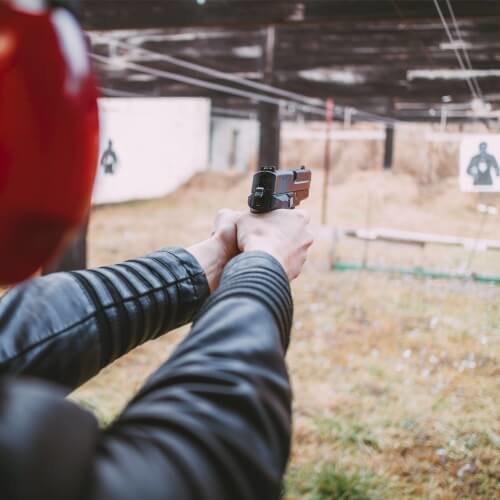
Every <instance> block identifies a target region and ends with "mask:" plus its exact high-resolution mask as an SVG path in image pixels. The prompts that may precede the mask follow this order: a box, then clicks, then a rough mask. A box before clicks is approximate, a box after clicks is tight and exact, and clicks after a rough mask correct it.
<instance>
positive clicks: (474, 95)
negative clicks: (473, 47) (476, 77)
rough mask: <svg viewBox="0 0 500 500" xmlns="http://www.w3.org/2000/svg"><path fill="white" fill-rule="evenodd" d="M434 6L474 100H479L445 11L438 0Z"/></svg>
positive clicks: (435, 0) (434, 0)
mask: <svg viewBox="0 0 500 500" xmlns="http://www.w3.org/2000/svg"><path fill="white" fill-rule="evenodd" d="M433 2H434V5H435V7H436V10H437V12H438V15H439V18H440V20H441V24H442V25H443V28H444V30H445V32H446V35H447V36H448V40H449V41H450V44H451V47H452V49H453V52H455V56H456V58H457V61H458V64H459V65H460V68H461V69H462V71H464V73H465V75H466V81H467V86H468V87H469V90H470V91H471V94H472V97H473V99H479V95H478V94H477V92H476V89H475V88H474V85H473V84H472V82H471V78H470V76H467V73H468V69H467V68H466V66H465V64H464V61H463V59H462V56H461V55H460V52H459V51H458V49H457V47H456V43H457V41H456V40H455V39H454V38H453V35H452V34H451V32H450V29H449V27H448V23H447V22H446V18H445V17H444V14H443V11H442V10H441V7H440V5H439V1H438V0H433Z"/></svg>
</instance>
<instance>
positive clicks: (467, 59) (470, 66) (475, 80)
mask: <svg viewBox="0 0 500 500" xmlns="http://www.w3.org/2000/svg"><path fill="white" fill-rule="evenodd" d="M446 4H447V5H448V10H449V11H450V15H451V19H452V21H453V25H454V27H455V31H456V33H457V36H458V39H459V41H460V45H461V48H462V52H463V54H464V59H465V62H466V63H467V66H468V68H469V69H470V70H471V71H472V69H473V68H472V63H471V60H470V57H469V52H468V51H467V47H466V46H465V42H464V39H463V37H462V32H461V30H460V26H459V25H458V22H457V18H456V16H455V11H454V10H453V6H452V4H451V1H450V0H446ZM472 82H473V83H474V88H475V89H476V92H477V94H478V95H479V97H480V98H481V99H482V100H484V95H483V92H482V91H481V87H480V86H479V82H478V81H477V78H476V77H475V76H473V77H472Z"/></svg>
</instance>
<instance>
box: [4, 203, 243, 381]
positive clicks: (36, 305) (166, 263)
mask: <svg viewBox="0 0 500 500" xmlns="http://www.w3.org/2000/svg"><path fill="white" fill-rule="evenodd" d="M235 233H236V227H235V215H234V214H227V213H224V212H223V213H222V214H219V216H218V218H217V221H216V227H215V233H214V235H213V236H212V237H211V238H210V239H208V240H206V241H204V242H202V243H199V244H197V245H195V246H193V247H190V248H189V249H188V250H189V251H186V250H183V249H180V248H170V249H169V248H167V249H164V250H160V251H158V252H155V253H153V254H151V255H148V256H146V257H143V258H139V259H135V260H131V261H128V262H124V263H122V264H118V265H115V266H109V267H103V268H100V269H94V270H88V271H79V272H73V273H58V274H53V275H49V276H46V277H43V278H38V279H35V280H32V281H29V282H27V283H25V284H23V285H20V286H18V287H15V288H14V289H12V290H11V291H10V292H8V293H7V294H6V295H5V296H4V297H3V298H2V300H1V301H0V375H1V374H3V375H7V374H9V375H30V376H34V377H39V378H43V379H46V380H49V381H52V382H57V383H58V384H60V385H63V386H65V387H66V388H68V389H69V390H71V389H74V388H76V387H78V386H79V385H80V384H82V383H83V382H85V381H86V380H88V379H89V378H90V377H92V376H94V375H95V374H96V373H98V372H99V371H100V370H101V369H102V368H103V367H105V366H106V365H107V364H109V363H110V362H112V361H113V360H115V359H117V358H118V357H120V356H122V355H123V354H125V353H126V352H128V351H130V350H131V349H133V348H134V347H136V346H137V345H139V344H141V343H143V342H146V341H148V340H150V339H153V338H156V337H158V336H159V335H161V334H163V333H165V332H167V331H169V330H171V329H173V328H176V327H178V326H180V325H183V324H185V323H188V322H190V321H191V320H192V318H193V317H194V315H195V314H196V313H197V312H198V310H199V309H200V307H201V306H202V304H203V303H204V301H205V300H206V299H207V297H208V295H209V291H210V289H214V288H215V287H216V285H217V282H218V280H219V277H220V274H221V272H222V270H223V268H224V265H225V264H226V262H227V261H228V260H230V259H231V257H232V256H233V255H235V254H236V252H237V248H236V247H235V239H236V234H235Z"/></svg>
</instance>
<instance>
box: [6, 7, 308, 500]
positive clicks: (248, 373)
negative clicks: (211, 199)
mask: <svg viewBox="0 0 500 500" xmlns="http://www.w3.org/2000/svg"><path fill="white" fill-rule="evenodd" d="M27 3H29V2H23V4H22V5H21V4H18V2H10V1H6V0H3V1H0V34H2V36H4V37H6V38H5V39H4V41H3V49H2V52H0V180H1V182H0V213H2V218H1V219H0V237H1V242H2V244H1V246H0V284H1V285H13V284H15V283H18V284H17V286H13V287H12V288H11V289H10V290H9V291H8V292H7V293H6V294H5V295H4V296H3V297H2V299H1V300H0V485H1V496H2V498H4V499H6V500H28V499H29V500H33V499H44V500H45V499H51V500H63V499H64V500H73V499H75V500H76V499H78V500H129V499H130V500H138V499H141V500H153V499H159V498H161V499H175V500H182V499H201V498H203V499H207V500H210V499H213V500H225V499H227V500H234V499H253V498H262V499H274V498H279V497H280V492H281V481H282V477H283V474H284V471H285V468H286V464H287V460H288V456H289V450H290V433H291V389H290V383H289V378H288V374H287V369H286V364H285V360H284V357H285V354H286V351H287V348H288V344H289V342H290V329H291V323H292V313H293V301H292V296H291V292H290V286H289V282H290V281H291V280H293V279H295V278H296V277H297V276H298V275H299V274H300V272H301V270H302V267H303V265H304V262H305V259H306V256H307V251H308V249H309V247H310V245H311V244H312V237H311V234H310V232H309V230H308V223H309V218H308V216H307V214H306V213H305V212H303V211H301V210H275V211H271V212H267V213H262V214H252V213H246V214H241V213H237V212H232V211H228V210H223V211H221V212H220V213H219V214H218V215H217V217H216V218H215V222H214V230H213V234H212V235H211V236H209V237H208V238H207V239H206V240H204V241H201V242H199V243H197V244H195V245H193V246H190V247H189V248H187V249H184V248H180V247H173V248H162V249H160V250H158V251H156V252H154V253H152V254H150V255H146V256H144V257H140V258H136V259H133V260H131V261H127V262H122V263H119V264H116V265H113V266H107V267H103V268H100V269H90V270H84V271H77V272H61V273H56V274H51V275H48V276H45V277H41V278H31V279H30V276H32V275H33V274H34V273H35V272H36V271H37V270H38V269H39V268H40V267H41V266H42V265H43V264H44V263H46V262H47V261H49V260H50V259H51V258H52V257H53V256H54V255H56V254H57V253H58V252H59V251H60V250H61V249H62V248H63V247H64V245H65V244H66V242H67V241H69V240H70V239H71V236H72V234H73V233H74V231H75V229H76V228H77V227H78V226H79V224H81V222H82V221H83V220H84V218H85V217H86V215H87V213H88V210H89V206H90V197H91V192H92V185H93V181H94V178H95V173H96V172H95V171H96V165H97V152H98V141H97V138H98V114H97V104H96V98H97V91H96V87H95V80H94V77H93V75H92V72H91V69H90V64H89V61H88V56H87V54H86V51H85V43H84V38H83V34H82V32H81V29H80V28H79V26H78V24H77V21H76V18H75V17H74V15H73V13H72V11H71V10H69V9H68V8H65V7H64V6H61V2H57V5H56V6H53V7H51V6H48V5H45V4H42V3H40V2H34V3H33V9H30V10H29V12H27V11H25V10H24V8H25V6H26V4H27ZM35 4H36V5H35ZM20 5H21V7H20ZM23 6H24V7H23ZM35 7H36V8H35ZM69 42H71V47H72V52H71V57H70V55H69V54H68V52H67V51H66V50H65V48H66V45H65V44H66V43H69ZM72 58H75V60H78V61H79V63H80V64H79V66H78V68H79V71H76V72H75V71H74V70H75V66H74V64H73V63H74V61H73V60H72ZM41 68H43V71H41ZM19 81H24V82H25V83H26V84H25V85H16V84H15V83H16V82H19ZM19 103H23V106H21V107H19ZM42 125H43V127H42ZM61 144H63V147H60V145H61ZM41 145H43V147H41ZM55 146H57V147H55ZM191 321H193V326H192V328H191V331H190V333H189V335H188V336H187V337H186V338H185V339H184V340H183V341H182V342H181V343H180V345H179V346H178V347H177V349H176V350H175V352H174V354H173V355H172V356H171V357H170V359H168V360H167V361H165V363H164V364H163V365H162V366H161V367H160V368H159V369H158V370H157V371H156V373H154V374H153V375H152V377H151V378H150V379H149V380H148V381H147V382H146V384H145V385H144V387H142V389H141V390H140V391H139V392H138V394H137V395H136V396H135V397H134V399H133V400H132V401H131V402H130V403H129V404H128V406H127V407H126V408H125V410H124V411H123V413H122V414H121V415H120V416H119V417H118V418H117V419H116V421H115V422H114V423H113V424H112V425H110V426H109V427H108V428H106V429H100V428H99V426H98V424H97V421H96V419H95V417H94V416H93V415H92V414H90V413H89V412H87V411H85V410H84V409H82V408H80V407H79V406H77V405H76V404H75V403H73V402H71V401H68V400H66V399H65V396H66V395H67V394H68V393H69V392H71V391H72V390H74V389H76V388H77V387H79V386H80V385H81V384H83V383H84V382H85V381H87V380H88V379H89V378H91V377H93V376H94V375H96V374H97V373H98V372H99V371H100V370H101V369H103V368H104V367H105V366H107V365H109V364H110V363H112V362H113V361H114V360H116V359H118V358H119V357H121V356H123V355H124V354H125V353H127V352H129V351H130V350H132V349H134V348H135V347H137V346H138V345H140V344H142V343H144V342H146V341H148V340H151V339H154V338H157V337H159V336H161V335H164V334H166V333H167V332H169V331H170V330H172V329H174V328H176V327H178V326H180V325H183V324H186V323H189V322H191Z"/></svg>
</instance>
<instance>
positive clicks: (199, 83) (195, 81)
mask: <svg viewBox="0 0 500 500" xmlns="http://www.w3.org/2000/svg"><path fill="white" fill-rule="evenodd" d="M90 57H91V58H92V59H93V60H94V61H98V62H100V63H104V64H109V65H113V64H114V61H113V59H112V58H110V57H106V56H102V55H99V54H94V53H91V54H90ZM120 64H121V66H122V67H126V68H129V69H132V70H134V71H137V72H140V73H145V74H148V75H151V76H156V77H158V78H163V79H167V80H174V81H178V82H181V83H186V84H188V85H193V86H196V87H201V88H205V89H209V90H215V91H217V92H222V93H225V94H230V95H235V96H238V97H244V98H247V99H250V100H252V101H255V102H266V103H268V104H274V105H276V106H279V107H283V106H287V105H288V106H293V107H295V108H296V109H297V110H300V111H302V112H304V113H308V114H312V115H316V116H321V117H324V116H325V110H324V109H322V108H319V107H316V106H310V105H307V104H303V103H300V102H296V101H291V100H288V99H277V98H275V97H270V96H266V95H264V94H259V93H256V92H250V91H247V90H242V89H237V88H234V87H229V86H227V85H221V84H218V83H213V82H209V81H206V80H202V79H199V78H193V77H189V76H185V75H181V74H179V73H173V72H171V71H165V70H160V69H156V68H151V67H149V66H144V65H142V64H136V63H133V62H130V61H120ZM355 111H356V114H357V115H359V116H362V117H365V118H366V119H367V120H371V121H377V122H383V123H385V124H388V125H395V124H396V123H398V121H397V120H395V119H391V118H387V117H381V116H379V115H376V114H374V113H369V112H367V111H362V110H358V109H356V110H355Z"/></svg>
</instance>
